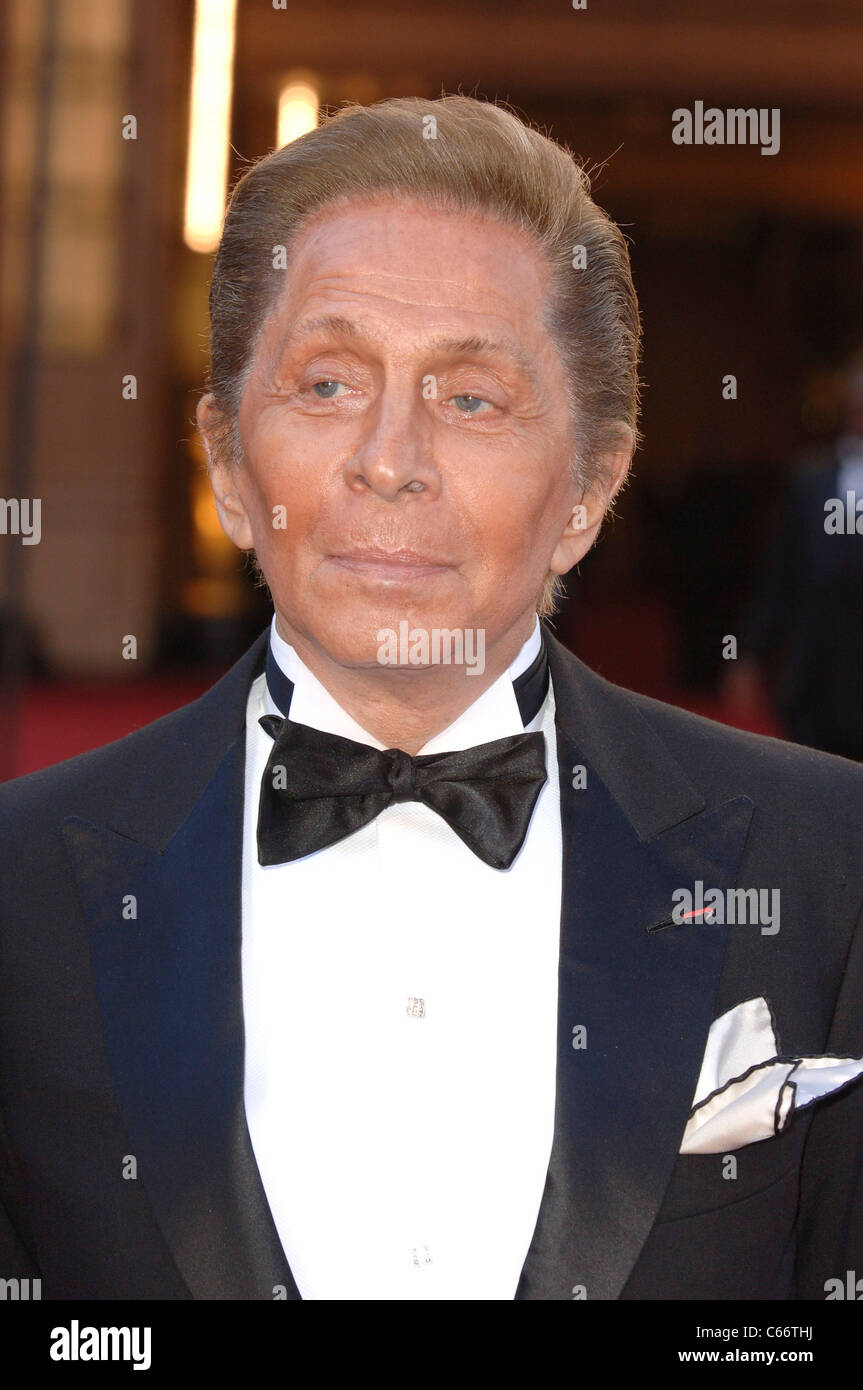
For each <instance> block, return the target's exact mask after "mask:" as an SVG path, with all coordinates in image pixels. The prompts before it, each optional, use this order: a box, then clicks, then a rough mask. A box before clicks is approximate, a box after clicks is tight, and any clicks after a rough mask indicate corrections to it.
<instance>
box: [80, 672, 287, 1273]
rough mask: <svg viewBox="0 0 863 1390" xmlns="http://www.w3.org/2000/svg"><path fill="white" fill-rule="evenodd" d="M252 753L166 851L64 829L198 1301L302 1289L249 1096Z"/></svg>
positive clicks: (211, 788) (146, 1156)
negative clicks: (246, 1013)
mask: <svg viewBox="0 0 863 1390" xmlns="http://www.w3.org/2000/svg"><path fill="white" fill-rule="evenodd" d="M244 688H245V689H247V688H248V686H247V684H246V685H245V687H244ZM177 748H178V752H177V759H178V761H181V760H182V758H183V757H185V756H187V754H186V749H185V748H184V745H183V740H182V739H179V740H178V743H177ZM181 749H183V751H182V753H181V752H180V750H181ZM244 754H245V746H244V740H243V738H242V736H240V737H236V738H235V739H234V741H233V742H232V743H231V744H230V745H229V746H228V747H227V751H225V752H224V755H223V756H222V758H221V760H220V761H219V762H218V764H217V766H216V768H215V771H214V772H213V775H212V776H211V777H210V779H209V781H208V782H207V783H206V785H205V787H204V789H203V791H202V792H200V794H199V795H197V798H196V799H195V800H194V802H193V804H192V807H191V810H189V812H188V814H187V815H185V816H184V818H183V819H182V822H181V823H180V824H179V826H178V828H176V830H175V832H174V833H173V835H172V836H171V837H170V838H169V839H168V840H167V842H166V843H165V844H164V845H163V846H162V847H161V848H160V847H158V846H153V845H152V844H147V843H142V842H140V841H138V840H135V839H132V838H129V837H128V836H127V835H126V834H123V833H120V832H118V831H117V830H115V829H112V828H108V827H106V826H102V825H96V824H94V823H93V822H91V821H88V820H85V819H83V818H80V817H70V818H69V819H67V820H66V821H65V822H64V824H63V833H64V837H65V840H66V843H67V846H68V850H69V853H70V856H71V859H72V862H73V864H74V867H75V872H76V877H77V880H78V885H79V891H80V895H81V899H82V902H83V904H84V907H85V911H86V913H87V915H88V918H89V920H90V924H91V928H92V936H91V941H92V953H93V962H94V969H95V973H96V979H97V985H98V990H99V999H100V1003H101V1008H102V1015H103V1024H104V1031H105V1038H106V1043H107V1048H108V1055H109V1059H110V1063H111V1068H112V1072H113V1077H114V1086H115V1093H116V1098H117V1102H118V1105H119V1107H120V1110H121V1112H122V1114H123V1119H124V1123H125V1126H126V1130H127V1133H128V1135H129V1141H130V1144H131V1152H132V1153H133V1154H134V1156H135V1158H136V1159H137V1162H138V1180H139V1181H140V1182H142V1183H143V1185H144V1188H145V1189H146V1191H147V1194H148V1196H149V1199H150V1201H151V1203H152V1206H153V1209H154V1211H155V1213H156V1217H157V1219H158V1221H159V1225H160V1227H161V1230H162V1233H163V1235H164V1237H165V1240H166V1241H167V1243H168V1245H169V1247H170V1249H171V1251H172V1253H173V1256H174V1259H175V1261H176V1263H177V1267H178V1268H179V1270H180V1272H181V1274H182V1276H183V1278H184V1279H185V1281H186V1283H187V1285H188V1287H189V1289H190V1291H191V1293H192V1295H193V1296H194V1297H195V1298H201V1299H254V1298H263V1299H273V1298H274V1297H288V1298H298V1297H299V1294H298V1292H297V1289H296V1285H295V1283H294V1280H293V1278H292V1276H291V1273H290V1270H289V1269H288V1265H287V1262H286V1260H285V1257H284V1254H283V1251H282V1248H281V1245H280V1243H279V1240H278V1236H277V1234H276V1230H275V1226H274V1224H273V1220H272V1216H271V1214H270V1210H269V1207H268V1205H267V1202H266V1198H265V1196H264V1191H263V1187H262V1184H261V1180H260V1176H259V1174H258V1169H257V1164H256V1162H255V1158H254V1153H253V1151H252V1147H251V1141H250V1138H249V1133H248V1128H247V1126H246V1119H245V1109H244V1104H243V1062H244V1030H243V1001H242V980H241V954H240V947H241V865H242V809H243V766H244ZM124 913H125V915H124Z"/></svg>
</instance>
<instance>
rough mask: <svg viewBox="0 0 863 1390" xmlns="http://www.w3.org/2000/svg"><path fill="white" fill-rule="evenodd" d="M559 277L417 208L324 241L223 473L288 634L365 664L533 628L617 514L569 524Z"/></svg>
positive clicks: (314, 239)
mask: <svg viewBox="0 0 863 1390" xmlns="http://www.w3.org/2000/svg"><path fill="white" fill-rule="evenodd" d="M548 279H549V271H548V269H547V266H546V264H545V261H544V258H543V257H542V255H541V253H540V252H539V250H538V248H537V247H536V246H535V245H534V243H533V241H532V240H531V239H530V238H529V237H528V236H527V234H525V233H523V232H521V231H519V230H518V229H517V228H510V227H507V226H504V225H501V224H499V223H497V222H495V221H493V220H490V219H488V218H481V217H474V216H466V215H464V214H456V213H449V212H443V211H439V210H434V209H431V208H429V207H427V206H425V205H424V204H421V203H415V202H408V201H405V200H403V199H394V198H380V199H376V200H374V201H369V202H362V203H353V204H351V206H349V207H347V208H346V209H341V210H337V211H336V210H329V211H325V212H324V213H322V214H319V215H318V217H317V218H316V219H315V220H314V221H313V222H311V223H309V224H308V225H307V226H306V227H304V228H303V230H302V232H301V233H300V235H299V237H298V239H297V241H296V242H295V245H294V248H293V252H292V255H291V259H290V267H289V271H288V273H287V276H286V284H285V288H284V291H283V293H282V295H281V297H280V299H279V300H278V302H277V303H276V305H275V307H274V310H273V312H272V313H271V314H270V316H269V318H268V319H267V321H266V323H265V325H264V328H263V332H262V334H261V337H260V339H259V341H258V344H257V348H256V352H255V357H254V360H253V363H252V370H251V373H250V376H249V380H248V383H247V386H246V389H245V391H244V394H243V398H242V402H241V408H240V416H239V426H240V436H241V439H242V445H243V450H244V462H243V463H242V465H241V466H240V467H239V468H238V469H237V470H235V471H234V472H233V473H229V472H227V471H226V470H224V469H216V470H214V474H213V486H214V490H215V492H216V496H217V500H219V499H222V500H219V510H220V515H221V517H222V523H223V525H224V526H225V529H226V530H227V532H228V534H229V535H231V537H232V539H233V540H234V541H235V542H236V543H237V544H238V545H239V546H241V547H244V548H248V547H250V546H254V549H255V551H256V552H257V556H258V560H259V563H260V565H261V568H262V570H263V572H264V575H265V577H266V580H267V583H268V584H269V587H270V590H271V592H272V596H273V601H274V604H275V608H276V613H277V623H278V627H279V630H280V632H281V634H282V635H283V636H284V637H285V638H286V640H288V641H289V642H294V644H296V640H297V638H298V637H299V638H300V639H301V646H305V645H306V644H311V645H312V646H314V647H316V648H317V649H319V650H320V651H322V652H323V653H324V654H325V655H326V656H327V657H329V658H330V659H331V660H333V661H336V662H338V663H340V664H343V665H347V666H357V665H374V664H375V663H376V661H377V655H376V654H377V651H378V648H379V646H380V641H379V638H378V633H379V630H380V629H382V628H389V629H394V630H396V631H398V629H399V623H400V622H402V621H403V620H407V622H408V623H409V625H410V628H411V629H416V628H422V629H425V630H429V629H433V628H438V629H454V628H460V629H474V630H477V629H484V631H485V643H486V648H487V649H489V648H491V647H492V646H493V645H494V644H495V643H497V642H501V641H502V642H504V644H506V643H507V639H508V638H509V639H511V640H510V642H509V645H512V643H513V641H514V642H515V650H517V649H518V645H520V643H521V641H523V640H525V639H526V637H527V636H528V635H529V633H530V631H531V628H532V626H533V621H534V612H535V607H536V602H537V598H538V595H539V593H540V590H541V587H542V583H543V580H544V579H545V576H546V574H547V573H548V570H549V568H552V569H555V570H556V572H558V573H565V572H566V571H567V570H569V569H570V568H571V567H572V565H573V564H575V563H576V562H577V560H578V559H579V558H580V556H581V554H583V553H584V551H585V550H586V549H587V548H588V546H589V544H590V542H591V540H592V539H593V534H594V531H595V524H594V522H595V523H596V524H598V521H599V519H600V515H601V508H599V507H596V508H594V510H593V512H591V515H590V518H589V520H588V524H587V525H585V524H584V519H583V518H581V521H580V524H579V525H577V526H576V527H572V526H568V523H569V522H570V519H571V514H572V510H573V507H575V506H576V505H577V504H578V503H579V502H580V501H581V497H580V494H579V493H578V492H577V491H576V490H575V488H574V486H573V483H572V481H571V477H570V459H571V455H572V449H573V441H572V428H571V419H570V408H569V403H568V399H567V394H566V380H565V374H564V369H563V366H562V363H561V361H560V359H559V356H558V353H557V351H556V349H555V347H554V345H553V344H552V341H551V339H550V338H549V336H548V334H547V332H546V330H545V328H544V326H543V324H542V312H543V307H544V304H545V300H546V293H547V288H548ZM205 399H206V398H205ZM202 407H203V410H201V409H199V421H200V422H201V424H202V428H204V429H205V422H206V406H205V404H204V403H203V402H202ZM585 501H587V499H585ZM515 639H518V640H517V641H516V640H515ZM513 655H514V652H513Z"/></svg>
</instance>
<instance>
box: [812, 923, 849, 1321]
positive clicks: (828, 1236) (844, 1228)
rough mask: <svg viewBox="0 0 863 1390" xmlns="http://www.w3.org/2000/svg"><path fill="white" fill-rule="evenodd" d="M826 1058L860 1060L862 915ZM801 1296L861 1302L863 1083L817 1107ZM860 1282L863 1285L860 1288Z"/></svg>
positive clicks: (814, 1117)
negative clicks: (839, 1289) (851, 1297)
mask: <svg viewBox="0 0 863 1390" xmlns="http://www.w3.org/2000/svg"><path fill="white" fill-rule="evenodd" d="M825 1051H826V1052H828V1053H832V1054H835V1055H837V1056H845V1057H860V1056H863V911H861V914H860V916H859V918H858V920H857V927H856V931H855V933H854V937H853V940H852V943H851V949H850V951H849V953H848V959H847V961H846V966H845V973H844V976H843V979H842V985H841V988H840V991H839V997H838V1000H837V1004H836V1010H835V1013H834V1016H833V1023H832V1026H831V1029H830V1036H829V1039H828V1042H827V1047H826V1049H825ZM797 1232H798V1240H797V1270H796V1272H797V1297H798V1298H801V1299H819V1300H823V1299H825V1298H827V1296H828V1292H829V1291H832V1292H833V1295H834V1297H836V1296H843V1295H841V1294H837V1285H835V1284H834V1285H832V1286H831V1285H829V1284H828V1281H829V1280H839V1281H840V1282H841V1286H842V1288H844V1289H845V1290H846V1293H845V1294H844V1296H845V1297H847V1296H848V1294H847V1290H848V1289H849V1288H850V1287H852V1286H853V1287H854V1288H855V1289H856V1297H857V1298H858V1299H861V1300H863V1079H859V1078H858V1080H857V1081H855V1082H852V1083H851V1085H850V1086H848V1087H847V1088H846V1089H845V1090H844V1091H839V1092H837V1094H836V1095H835V1096H833V1097H831V1098H829V1099H827V1100H824V1101H821V1102H819V1103H818V1105H817V1106H816V1108H815V1111H814V1114H813V1118H812V1121H811V1125H810V1129H809V1134H808V1135H807V1139H806V1145H805V1148H804V1154H803V1163H802V1171H801V1188H800V1207H799V1212H798V1223H797ZM858 1280H859V1281H860V1282H859V1286H858V1284H857V1281H858Z"/></svg>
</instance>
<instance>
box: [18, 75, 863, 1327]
mask: <svg viewBox="0 0 863 1390" xmlns="http://www.w3.org/2000/svg"><path fill="white" fill-rule="evenodd" d="M211 321H212V323H211V329H212V373H211V390H210V392H209V393H208V394H207V396H205V397H204V398H203V399H202V401H201V404H200V409H199V423H200V426H201V430H202V434H203V437H204V439H205V442H206V446H207V450H208V454H209V460H210V466H211V477H212V481H213V487H214V492H215V496H216V502H217V506H218V509H219V515H220V517H221V520H222V524H223V526H224V528H225V530H226V531H227V533H228V534H229V535H230V536H231V537H232V538H233V540H234V541H235V542H236V544H237V545H238V546H239V547H241V548H242V549H246V550H250V549H252V548H253V549H254V552H255V555H256V559H257V563H258V564H259V566H260V568H261V570H262V572H263V574H264V576H265V578H266V581H267V583H268V585H269V588H270V591H271V593H272V597H273V603H274V610H275V611H274V622H273V626H272V628H271V630H270V632H269V633H262V634H261V636H260V638H259V639H258V641H257V642H256V643H255V644H254V645H253V647H252V648H251V649H250V650H249V652H247V653H246V655H245V656H244V657H242V658H241V660H240V661H239V662H238V663H237V664H236V666H234V667H233V669H232V670H231V671H229V672H228V674H227V675H226V676H225V677H224V678H223V679H222V680H221V681H220V682H219V683H218V684H217V685H216V686H215V687H214V688H213V689H212V690H211V691H209V692H208V693H207V694H205V695H204V696H203V697H202V698H201V699H200V700H197V701H195V702H194V703H193V704H192V705H189V706H187V707H186V708H184V709H181V710H178V711H177V712H176V713H174V714H172V715H170V716H168V717H167V718H166V719H162V720H159V721H157V722H156V723H155V724H153V725H151V726H149V727H147V728H145V729H142V730H140V731H138V732H137V733H135V734H133V735H131V736H130V737H129V738H126V739H123V740H121V741H119V742H118V743H116V744H113V745H110V746H108V747H107V748H104V749H100V750H97V751H95V752H93V753H89V754H87V755H85V756H84V757H81V758H77V759H73V760H71V761H70V762H68V763H66V764H63V765H61V766H60V767H57V768H55V769H50V770H47V771H45V772H42V773H37V774H35V775H33V776H31V777H29V778H25V779H22V780H20V781H17V782H13V783H11V784H8V785H7V786H6V787H5V788H4V789H3V790H2V793H0V815H2V829H3V835H2V854H3V869H4V885H5V886H4V894H3V909H2V913H3V953H4V957H3V959H4V971H3V986H2V989H3V1014H2V1049H3V1056H4V1074H3V1090H2V1107H3V1115H4V1122H5V1135H6V1139H5V1149H6V1167H5V1174H6V1176H5V1189H4V1201H5V1206H6V1211H7V1223H6V1227H5V1242H6V1243H5V1248H4V1253H3V1268H4V1271H6V1272H7V1273H8V1274H10V1275H11V1274H18V1275H20V1276H22V1277H26V1276H27V1275H28V1274H29V1275H35V1274H37V1273H38V1275H39V1276H40V1277H41V1278H42V1280H43V1295H44V1296H46V1297H49V1296H53V1297H75V1296H79V1297H86V1298H105V1297H109V1298H121V1299H141V1298H169V1299H183V1298H196V1299H227V1298H244V1299H260V1298H266V1299H270V1298H274V1297H275V1298H279V1297H290V1298H296V1297H303V1298H312V1299H314V1298H340V1299H369V1298H371V1299H381V1298H386V1299H411V1298H413V1299H447V1298H456V1299H476V1298H494V1299H511V1298H519V1299H522V1298H523V1299H556V1300H569V1299H578V1300H581V1299H583V1298H587V1299H589V1300H592V1299H645V1298H665V1299H685V1298H698V1297H705V1298H719V1299H723V1298H746V1299H760V1298H778V1299H790V1298H824V1297H826V1296H828V1293H829V1288H828V1287H827V1281H829V1280H832V1279H834V1278H835V1279H840V1280H843V1279H844V1278H845V1275H846V1271H847V1270H848V1269H849V1268H854V1267H855V1266H854V1261H855V1260H857V1261H858V1264H859V1258H860V1254H861V1234H863V1203H861V1188H860V1181H859V1170H860V1155H861V1152H863V1087H861V1085H859V1084H858V1077H859V1075H860V1073H861V1071H863V1061H861V1054H863V1020H861V1017H860V1010H859V1007H858V1003H857V1001H858V999H859V995H860V989H861V986H863V934H861V929H860V908H861V897H863V863H861V857H860V854H859V838H858V835H859V831H858V827H859V806H860V793H861V789H863V774H861V771H860V769H859V768H857V767H856V766H854V765H851V764H848V763H845V762H844V761H842V760H841V759H838V758H832V757H828V756H822V755H817V754H812V753H810V752H808V751H804V750H802V749H799V748H794V747H791V746H786V745H783V744H781V743H778V742H773V741H769V740H764V739H758V738H755V737H752V736H748V735H743V734H739V733H736V732H733V731H730V730H728V729H725V728H723V727H721V726H719V725H717V724H714V723H711V722H709V721H706V720H702V719H698V718H696V717H694V716H691V715H688V714H684V713H681V712H680V711H678V710H675V709H672V708H670V707H667V706H664V705H661V704H658V703H656V702H654V701H651V700H648V699H645V698H642V697H638V696H635V695H633V694H630V693H628V692H626V691H624V690H621V689H618V688H616V687H614V686H612V685H610V684H608V683H607V682H605V681H603V680H602V679H601V678H599V677H598V676H596V675H594V674H592V673H591V672H590V671H588V670H587V669H586V668H585V667H584V666H583V665H582V664H581V663H580V662H579V661H578V660H577V658H575V657H574V656H572V655H571V654H570V653H568V652H567V651H566V650H564V649H563V648H562V647H561V646H560V645H559V644H558V643H557V642H556V641H555V639H554V637H553V636H552V633H551V631H550V629H549V627H548V626H547V625H546V624H545V623H544V622H540V621H538V618H537V612H538V611H539V612H540V613H542V614H543V615H547V614H548V613H549V611H550V609H551V606H552V601H553V587H554V582H555V579H556V576H558V575H562V574H564V573H565V572H567V571H568V570H569V569H570V568H571V567H572V566H573V565H574V564H575V563H576V562H577V561H578V560H579V559H580V557H581V556H582V555H583V554H584V553H585V552H586V551H587V549H588V548H589V546H590V545H591V543H592V541H593V539H594V538H595V536H596V533H597V530H598V528H599V526H600V524H601V521H602V518H603V515H604V513H605V511H606V510H607V508H608V505H609V504H610V501H611V500H612V499H613V497H614V495H615V493H616V492H617V491H618V490H619V488H620V487H621V485H622V484H623V481H624V478H625V475H626V471H627V467H628V465H629V461H630V458H631V454H632V450H633V447H634V443H635V438H636V407H637V377H636V369H637V358H638V339H639V328H638V309H637V304H636V300H635V294H634V291H633V288H632V283H631V279H630V275H629V267H628V259H627V253H626V247H625V243H624V241H623V238H622V237H621V235H620V233H619V231H618V230H617V228H615V227H614V225H613V224H612V223H611V222H610V221H609V219H608V218H607V217H606V216H605V215H604V214H603V213H602V212H601V211H600V210H599V209H598V208H597V207H596V206H595V205H594V204H593V203H592V202H591V200H590V198H589V196H588V192H587V186H586V181H585V180H584V177H583V175H582V174H581V173H580V171H579V169H578V168H577V166H576V165H575V164H574V162H573V161H572V159H571V157H570V156H569V155H568V154H567V153H566V152H565V151H564V150H562V149H560V148H559V147H557V146H556V145H554V144H552V142H550V141H549V140H547V139H545V138H544V137H542V136H540V135H539V134H537V133H535V132H532V131H530V130H528V129H527V128H526V127H525V126H524V125H522V124H521V122H519V121H518V120H517V119H516V118H515V117H513V116H511V115H510V114H508V113H506V112H504V111H503V110H500V109H497V108H495V107H494V106H491V105H485V104H482V103H478V102H475V101H473V100H470V99H468V98H463V97H450V98H446V99H443V100H441V101H436V102H433V103H423V102H420V101H414V100H395V101H389V102H384V103H382V104H380V105H378V106H375V107H372V108H368V109H364V108H351V109H348V110H346V111H345V112H342V113H340V114H339V115H338V116H336V117H335V118H334V119H332V120H331V121H329V122H328V123H326V124H325V125H324V126H322V127H321V128H320V129H319V130H317V131H315V132H312V133H311V134H309V135H307V136H304V137H303V138H302V139H300V140H298V141H296V142H295V143H293V144H291V145H289V146H286V147H285V148H284V149H282V150H278V151H276V152H274V153H273V154H272V155H270V156H269V157H268V158H266V159H264V160H263V161H261V162H260V163H259V164H257V165H256V166H254V167H253V168H252V169H251V170H250V171H249V172H248V173H247V174H246V175H245V177H244V178H243V179H242V180H241V182H240V184H239V185H238V187H237V189H236V190H235V193H234V196H233V198H232V202H231V206H230V209H229V212H228V215H227V219H226V225H225V230H224V234H223V239H222V244H221V247H220V250H219V254H218V257H217V260H216V266H215V270H214V276H213V285H212V291H211ZM749 909H752V910H751V911H750V910H749Z"/></svg>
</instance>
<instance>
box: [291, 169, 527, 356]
mask: <svg viewBox="0 0 863 1390" xmlns="http://www.w3.org/2000/svg"><path fill="white" fill-rule="evenodd" d="M550 278H551V270H550V267H549V264H548V262H547V260H546V258H545V256H544V255H543V253H542V250H541V249H540V247H539V245H538V244H537V243H536V241H535V240H534V239H533V237H532V236H531V235H530V234H529V233H528V232H527V231H525V230H523V229H522V228H520V227H516V226H511V225H509V224H506V223H503V222H500V221H498V220H497V219H495V218H492V217H490V216H488V215H486V214H482V213H474V212H462V211H456V210H449V209H441V208H435V207H432V206H431V205H429V204H426V203H423V202H421V201H418V200H413V199H406V198H402V197H392V196H387V197H378V198H375V199H368V200H362V201H359V200H354V201H352V202H350V203H346V204H341V205H338V206H334V207H330V208H324V209H322V210H321V212H319V213H317V214H316V215H315V216H314V218H313V219H312V220H310V221H309V222H307V223H306V224H305V225H304V226H303V227H302V228H301V230H300V232H299V234H298V236H297V238H296V240H295V242H294V244H293V247H292V249H291V253H290V256H289V262H288V271H287V278H286V284H285V288H284V291H283V292H282V294H281V295H280V296H279V299H278V300H277V302H276V304H275V305H274V309H273V312H272V314H271V316H270V322H269V324H268V325H267V328H268V329H270V330H271V332H272V333H275V334H277V335H278V338H279V339H281V340H284V339H285V338H290V336H291V334H292V332H293V331H295V330H298V329H301V327H302V325H303V323H304V322H307V321H308V320H310V319H313V318H317V317H320V316H321V315H324V314H326V313H332V314H340V315H343V316H347V317H350V318H352V319H355V320H358V321H361V322H364V323H365V324H366V325H367V326H369V327H372V328H373V327H375V326H376V325H377V326H381V325H383V326H386V328H387V329H388V330H389V331H396V332H397V331H398V330H399V329H401V330H403V331H404V332H405V334H407V335H410V336H414V335H416V334H418V333H422V332H423V331H425V330H428V331H430V332H431V331H433V332H434V333H435V334H438V333H439V332H440V331H441V330H442V329H452V330H454V331H460V332H462V333H463V334H469V333H475V334H483V335H488V334H489V333H490V332H496V333H499V332H500V331H501V329H504V330H507V332H508V336H515V337H516V338H518V339H519V340H520V341H521V342H523V343H524V345H525V346H526V347H528V348H532V349H533V350H534V351H537V352H540V351H541V350H542V348H543V345H544V343H546V342H547V335H546V332H545V328H544V324H543V321H542V314H543V309H544V306H545V303H546V297H547V293H548V286H549V281H550ZM268 336H269V334H268Z"/></svg>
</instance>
